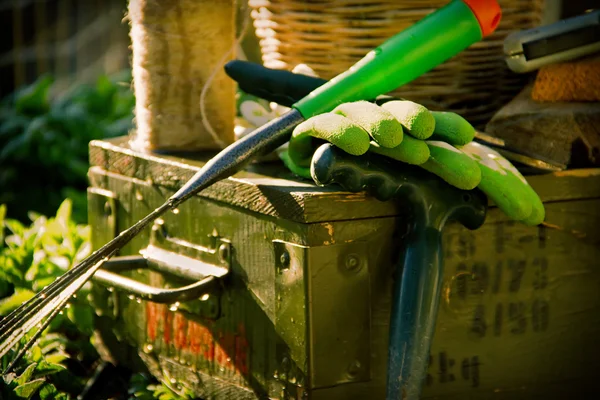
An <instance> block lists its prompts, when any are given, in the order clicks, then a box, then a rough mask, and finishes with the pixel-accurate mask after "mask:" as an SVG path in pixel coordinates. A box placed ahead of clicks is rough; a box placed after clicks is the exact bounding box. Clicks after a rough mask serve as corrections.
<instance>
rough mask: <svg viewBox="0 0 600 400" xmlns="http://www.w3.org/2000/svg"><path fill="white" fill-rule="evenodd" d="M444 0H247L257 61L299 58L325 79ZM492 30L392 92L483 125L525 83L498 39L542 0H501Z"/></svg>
mask: <svg viewBox="0 0 600 400" xmlns="http://www.w3.org/2000/svg"><path fill="white" fill-rule="evenodd" d="M447 3H448V1H444V0H401V1H398V0H313V1H299V0H270V1H269V0H249V5H250V7H251V8H252V18H253V20H254V26H255V28H256V35H257V36H258V37H259V38H260V46H261V51H262V55H263V63H264V65H265V66H266V67H269V68H280V69H292V68H293V67H294V66H295V65H297V64H300V63H304V64H307V65H308V66H310V67H311V68H312V69H313V70H315V72H316V73H317V74H319V75H320V76H321V77H324V78H327V79H330V78H332V77H334V76H335V75H337V74H339V73H340V72H342V71H344V70H346V69H348V68H349V67H350V66H351V65H352V64H354V63H355V62H356V61H358V60H359V59H360V58H362V57H363V56H364V55H365V54H366V53H367V52H368V51H369V50H371V49H373V48H374V47H377V46H378V45H379V44H381V43H382V42H383V41H385V40H386V39H387V38H389V37H391V36H393V35H394V34H396V33H398V32H400V31H401V30H403V29H405V28H406V27H408V26H410V25H412V24H414V23H416V22H417V21H419V20H420V19H422V18H423V17H425V16H426V15H427V14H430V13H431V12H433V11H435V10H436V9H438V8H440V7H442V6H444V5H446V4H447ZM499 3H500V6H501V7H502V12H503V16H502V21H501V23H500V26H499V27H498V29H497V30H496V32H495V33H494V34H493V35H491V36H489V37H487V38H486V39H485V40H483V41H481V42H479V43H476V44H474V45H472V46H471V47H470V48H469V49H467V50H465V51H463V52H462V53H460V54H459V55H457V56H455V57H454V58H452V59H450V60H448V61H447V62H445V63H444V64H442V65H440V66H438V67H437V68H435V69H433V70H432V71H430V72H429V73H427V74H425V75H423V76H422V77H420V78H418V79H416V80H415V81H413V82H411V83H409V84H407V85H404V86H403V87H402V88H401V89H400V90H398V91H395V92H393V94H397V95H398V96H402V97H403V98H407V99H410V100H413V101H416V102H419V103H421V104H423V105H425V106H427V107H429V108H431V109H433V110H451V111H455V112H458V113H460V114H461V115H463V116H464V117H465V118H467V119H468V120H469V121H470V122H471V123H473V124H474V125H476V126H477V127H479V128H481V127H483V125H484V124H485V123H486V122H487V121H488V120H489V119H490V118H491V117H492V115H493V114H494V113H495V112H496V111H497V110H498V109H499V108H500V107H502V106H503V105H504V104H505V103H506V102H507V101H508V100H510V99H511V98H512V97H514V96H515V95H516V94H517V93H518V92H519V90H520V89H521V88H522V87H523V85H524V79H527V77H526V76H523V75H517V74H514V73H511V72H510V71H509V70H508V68H507V67H506V64H505V62H504V59H503V51H502V47H503V40H504V38H505V37H506V36H507V35H508V34H509V33H511V32H513V31H515V30H521V29H527V28H530V27H533V26H536V25H538V24H539V23H540V21H541V18H542V12H543V5H544V0H499Z"/></svg>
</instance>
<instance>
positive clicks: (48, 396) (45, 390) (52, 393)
mask: <svg viewBox="0 0 600 400" xmlns="http://www.w3.org/2000/svg"><path fill="white" fill-rule="evenodd" d="M57 394H58V390H56V386H54V385H53V384H51V383H47V384H45V385H44V386H42V388H41V389H40V392H39V395H40V400H54V399H55V398H56V395H57Z"/></svg>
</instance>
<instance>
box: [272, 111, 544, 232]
mask: <svg viewBox="0 0 600 400" xmlns="http://www.w3.org/2000/svg"><path fill="white" fill-rule="evenodd" d="M474 136H475V129H474V128H473V127H472V126H471V124H469V123H468V122H467V121H466V120H465V119H464V118H462V117H461V116H460V115H458V114H455V113H451V112H437V111H430V110H428V109H427V108H425V107H424V106H422V105H420V104H417V103H414V102H411V101H406V100H392V101H388V102H386V103H384V104H383V105H381V106H379V105H377V104H375V103H370V102H366V101H359V102H354V103H344V104H341V105H339V106H338V107H337V108H335V109H334V110H333V111H331V112H329V113H325V114H321V115H317V116H315V117H312V118H309V119H308V120H306V121H304V122H303V123H301V124H300V125H298V126H297V127H296V128H295V129H294V132H293V134H292V138H291V140H290V142H289V145H288V148H287V150H286V151H284V152H282V153H281V154H280V157H281V159H282V160H283V162H284V163H285V165H286V166H287V167H288V168H289V169H290V170H291V171H292V172H294V173H295V174H297V175H299V176H302V177H304V178H308V179H311V173H310V163H311V159H312V156H313V154H314V151H315V150H316V148H317V147H318V144H319V142H320V141H327V142H330V143H332V144H333V145H335V146H337V147H339V148H340V149H342V150H344V151H346V152H347V153H349V154H352V155H355V156H360V155H362V154H365V153H366V152H367V151H371V152H374V153H377V154H380V155H382V156H386V157H390V158H393V159H395V160H398V161H401V162H404V163H407V164H412V165H417V166H419V167H421V168H424V169H425V170H427V171H429V172H431V173H433V174H435V175H437V176H439V177H440V178H441V179H443V180H444V181H446V182H447V183H449V184H450V185H452V186H455V187H457V188H459V189H464V190H471V189H474V188H479V189H480V190H481V191H483V192H484V193H485V194H486V195H487V196H488V197H489V198H490V199H492V201H493V202H494V203H495V204H496V205H497V206H498V207H499V208H500V209H501V210H502V211H503V212H504V213H505V214H506V215H507V216H508V217H510V218H511V219H513V220H516V221H520V222H522V223H524V224H526V225H530V226H534V225H538V224H540V223H542V222H543V221H544V217H545V210H544V205H543V203H542V202H541V200H540V198H539V197H538V195H537V194H536V193H535V191H534V190H533V189H532V188H531V187H530V186H529V185H528V183H527V181H526V180H525V178H524V177H523V176H522V175H521V174H520V173H519V171H517V169H516V168H515V167H514V166H513V165H512V164H511V163H510V162H509V161H508V160H506V159H505V158H504V157H502V156H501V155H500V154H498V153H497V152H495V151H494V150H492V149H490V148H488V147H486V146H483V145H480V144H478V143H475V142H472V140H473V138H474ZM315 139H320V140H315Z"/></svg>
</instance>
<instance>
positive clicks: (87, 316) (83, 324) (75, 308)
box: [67, 304, 94, 336]
mask: <svg viewBox="0 0 600 400" xmlns="http://www.w3.org/2000/svg"><path fill="white" fill-rule="evenodd" d="M67 317H68V318H69V320H70V321H71V322H72V323H73V324H75V326H77V329H79V330H80V331H81V332H83V333H84V334H86V335H90V336H91V335H92V334H93V333H94V312H93V311H92V308H91V307H90V306H89V305H87V304H85V305H82V304H71V306H70V307H69V308H68V309H67Z"/></svg>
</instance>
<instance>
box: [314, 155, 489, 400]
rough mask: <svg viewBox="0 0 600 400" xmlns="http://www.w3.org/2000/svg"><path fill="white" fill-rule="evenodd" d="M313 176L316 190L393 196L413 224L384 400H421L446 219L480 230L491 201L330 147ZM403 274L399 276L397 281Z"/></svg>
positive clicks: (317, 159)
mask: <svg viewBox="0 0 600 400" xmlns="http://www.w3.org/2000/svg"><path fill="white" fill-rule="evenodd" d="M311 174H312V176H313V179H314V180H315V182H316V183H317V184H319V185H328V184H332V183H337V184H339V185H341V186H342V187H343V188H344V189H345V190H348V191H350V192H360V191H364V190H366V191H367V192H369V193H370V194H372V195H373V196H375V197H376V198H377V199H379V200H389V199H392V198H395V199H396V200H397V201H398V203H399V205H400V206H401V210H402V211H404V213H403V214H404V216H405V217H406V219H407V221H408V223H409V233H408V235H406V236H404V237H403V238H402V243H400V244H399V246H401V248H403V249H404V252H403V253H402V256H401V257H400V260H399V261H398V269H397V271H396V280H395V282H394V293H393V294H392V296H393V297H392V314H391V318H390V338H389V358H388V376H387V381H388V383H387V399H388V400H392V399H400V398H402V399H418V398H419V396H420V393H421V387H422V385H423V382H424V378H425V376H426V370H427V366H428V360H429V350H430V347H431V339H432V337H433V334H434V331H435V321H436V319H437V311H438V306H439V300H440V295H441V289H442V278H443V269H444V263H443V252H442V242H441V237H442V230H443V228H444V226H445V224H446V222H447V221H449V220H457V221H459V222H460V223H462V224H463V225H464V226H465V227H467V228H468V229H477V228H478V227H480V226H481V225H482V224H483V222H484V220H485V215H486V209H487V198H486V197H485V195H484V194H483V193H481V192H480V191H478V190H473V191H463V190H459V189H456V188H454V187H452V186H450V185H448V184H447V183H445V182H443V181H442V180H441V179H439V178H438V177H436V176H434V175H433V174H430V173H428V172H426V171H424V170H421V169H419V168H417V167H412V166H409V165H406V164H401V163H398V162H395V161H393V160H389V159H386V158H384V157H381V156H378V155H375V154H370V153H367V154H365V155H363V156H360V157H355V156H351V155H349V154H347V153H345V152H343V151H342V150H340V149H338V148H336V147H334V146H333V145H331V144H324V145H322V146H321V147H319V148H318V149H317V151H316V152H315V155H314V156H313V159H312V163H311ZM400 273H401V274H402V276H401V279H400Z"/></svg>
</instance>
